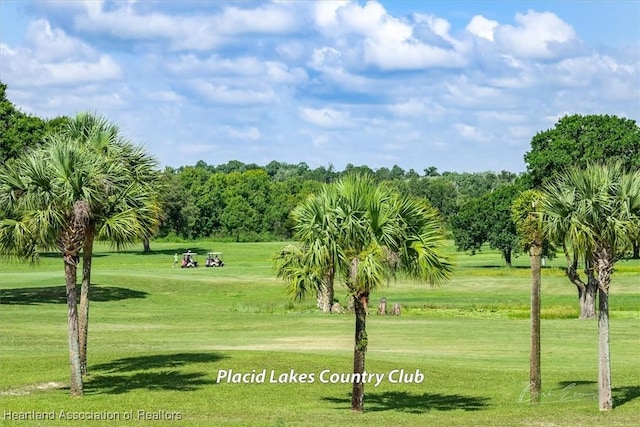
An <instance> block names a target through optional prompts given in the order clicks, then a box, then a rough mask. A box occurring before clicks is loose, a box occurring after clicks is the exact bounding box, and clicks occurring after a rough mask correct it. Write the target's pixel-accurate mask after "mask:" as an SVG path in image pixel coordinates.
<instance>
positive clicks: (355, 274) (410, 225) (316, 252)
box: [279, 174, 451, 411]
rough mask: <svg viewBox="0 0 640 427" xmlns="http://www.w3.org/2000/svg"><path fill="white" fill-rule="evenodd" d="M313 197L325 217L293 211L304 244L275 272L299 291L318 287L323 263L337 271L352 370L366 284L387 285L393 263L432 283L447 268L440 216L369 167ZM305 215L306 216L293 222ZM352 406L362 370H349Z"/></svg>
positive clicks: (361, 340) (360, 395)
mask: <svg viewBox="0 0 640 427" xmlns="http://www.w3.org/2000/svg"><path fill="white" fill-rule="evenodd" d="M322 198H326V200H321V199H322ZM316 202H317V203H321V204H322V206H323V209H325V214H326V216H325V218H326V220H327V224H326V225H325V226H324V227H314V225H313V220H310V217H309V216H304V215H294V216H293V217H294V219H295V220H296V221H298V222H297V223H296V231H297V234H296V236H297V237H298V238H299V239H301V242H302V245H301V247H300V248H299V249H298V252H296V251H295V250H291V249H287V250H286V251H285V252H286V256H285V257H284V262H283V263H282V264H281V265H280V270H279V272H280V273H282V272H283V269H285V271H284V272H285V274H281V277H284V278H285V279H288V280H289V286H290V289H291V290H292V291H293V293H294V294H295V295H297V296H299V297H303V296H304V295H305V294H306V293H307V292H308V291H309V290H315V289H317V286H314V284H318V283H319V282H320V281H321V280H322V278H323V277H325V275H326V274H327V270H326V268H327V267H328V266H331V268H332V269H333V271H334V272H335V274H337V275H339V276H340V277H341V278H342V280H343V281H344V284H345V285H346V287H347V289H348V291H349V295H350V297H351V298H352V300H353V303H354V311H355V342H354V359H353V372H354V374H362V373H363V372H364V368H365V354H366V350H367V346H368V339H367V331H366V318H367V312H368V306H369V296H370V294H371V292H372V291H374V290H375V289H377V288H379V287H381V286H383V285H385V284H386V283H387V282H388V281H389V280H390V279H391V278H392V277H394V276H395V274H396V272H398V271H404V272H406V273H407V274H408V275H409V276H410V277H414V278H419V279H422V280H425V281H428V282H430V283H432V284H437V283H442V282H444V281H445V280H446V279H447V277H448V275H449V273H450V272H451V265H450V263H449V261H448V260H447V259H446V258H445V257H443V256H441V255H440V254H439V253H438V247H439V244H440V241H441V239H442V234H441V230H440V221H439V219H438V216H437V213H436V211H435V210H434V209H433V208H430V207H429V206H427V205H426V204H424V203H421V202H420V201H418V200H417V199H413V198H409V197H402V196H400V195H398V194H397V193H395V192H394V191H392V190H391V188H390V187H388V186H386V185H384V184H378V183H376V182H375V181H374V179H373V177H371V176H370V175H358V174H352V175H348V176H346V177H344V178H342V179H341V180H340V181H338V182H336V183H335V184H332V185H331V186H330V187H328V188H326V190H324V191H323V192H321V193H320V194H319V196H318V198H317V200H316ZM301 209H302V210H305V209H306V208H305V207H302V208H301ZM298 213H300V211H298ZM304 220H307V221H310V222H309V223H307V224H301V223H300V222H299V221H304ZM314 229H315V230H316V231H318V230H319V229H323V232H322V233H319V234H318V236H320V235H323V233H325V234H324V235H325V236H326V237H327V239H326V243H325V244H322V239H321V238H320V237H316V238H308V235H307V234H305V232H309V231H311V230H314ZM310 242H313V243H314V244H310ZM296 253H297V254H298V255H297V256H298V258H297V259H295V257H296V255H295V254H296ZM292 258H293V259H292ZM328 261H330V262H328ZM332 263H333V264H332ZM287 269H288V270H287ZM292 279H295V280H292ZM351 408H352V410H354V411H363V410H364V381H363V380H362V376H361V375H356V376H354V382H353V391H352V399H351Z"/></svg>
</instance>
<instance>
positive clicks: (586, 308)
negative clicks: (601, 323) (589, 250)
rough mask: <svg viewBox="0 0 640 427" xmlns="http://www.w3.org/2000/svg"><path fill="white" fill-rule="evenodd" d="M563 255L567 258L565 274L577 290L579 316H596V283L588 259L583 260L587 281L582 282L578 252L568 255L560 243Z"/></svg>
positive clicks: (589, 317) (590, 317) (587, 317)
mask: <svg viewBox="0 0 640 427" xmlns="http://www.w3.org/2000/svg"><path fill="white" fill-rule="evenodd" d="M562 249H563V250H564V256H565V258H566V260H567V269H566V270H565V274H566V275H567V278H569V280H570V281H571V283H573V284H574V285H575V287H576V289H577V290H578V302H579V304H580V316H579V318H580V319H581V320H583V319H595V318H596V304H595V301H596V293H597V290H598V283H597V281H596V279H595V277H594V274H593V269H592V268H589V262H588V260H586V261H585V273H586V274H587V283H584V282H583V281H582V279H581V278H580V275H579V274H578V253H577V252H575V251H574V253H573V256H570V255H569V251H568V249H567V247H566V245H564V244H563V245H562Z"/></svg>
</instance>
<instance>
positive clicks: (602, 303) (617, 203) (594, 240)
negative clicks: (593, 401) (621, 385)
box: [541, 162, 640, 411]
mask: <svg viewBox="0 0 640 427" xmlns="http://www.w3.org/2000/svg"><path fill="white" fill-rule="evenodd" d="M541 208H542V209H541V211H542V213H543V214H544V221H545V230H546V232H547V233H548V234H549V236H551V237H553V238H556V239H558V240H562V241H564V242H565V244H566V245H567V246H569V247H571V248H573V249H574V250H576V251H577V252H580V253H584V254H586V256H587V257H588V259H589V261H590V265H591V266H592V268H593V269H594V272H595V278H596V281H597V285H598V349H599V364H598V389H599V393H598V394H599V406H600V410H602V411H606V410H610V409H611V408H612V406H613V399H612V395H611V362H610V349H609V288H610V284H611V275H612V273H613V268H614V265H615V262H616V254H617V253H619V250H620V249H621V248H624V247H625V246H626V245H628V243H629V236H630V234H629V230H631V229H633V227H635V225H636V224H637V223H638V220H639V219H640V171H638V170H635V171H633V172H625V166H624V164H623V163H621V162H616V163H609V164H605V165H598V164H589V165H587V167H586V168H585V169H575V170H570V171H568V172H565V173H564V174H562V175H560V177H559V179H558V180H556V181H553V182H550V183H549V184H547V185H546V186H545V192H544V196H543V199H542V204H541Z"/></svg>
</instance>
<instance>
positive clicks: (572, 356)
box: [0, 242, 640, 426]
mask: <svg viewBox="0 0 640 427" xmlns="http://www.w3.org/2000/svg"><path fill="white" fill-rule="evenodd" d="M282 246H283V243H216V242H195V243H189V244H184V243H183V244H176V243H155V244H153V245H152V249H153V250H154V251H153V252H152V253H151V254H143V253H142V252H141V248H133V249H132V250H130V251H126V252H121V253H116V252H111V251H109V249H108V248H107V247H106V246H99V247H98V248H97V253H96V258H95V259H94V270H93V280H92V282H93V283H94V287H93V289H92V304H91V312H90V336H89V353H88V357H89V375H88V376H87V377H86V378H85V396H84V397H82V398H77V399H73V398H71V397H69V394H68V389H65V387H66V386H67V384H68V380H69V360H68V343H67V340H68V338H67V324H66V316H67V314H66V303H65V296H64V278H63V271H62V261H61V260H60V259H59V257H56V256H54V255H46V256H43V257H42V258H41V260H40V263H39V265H37V266H35V267H31V266H28V265H21V264H16V263H10V262H7V261H2V263H1V264H0V343H1V344H0V425H3V426H4V425H7V426H12V425H20V426H22V425H43V426H49V425H54V426H55V425H65V424H69V425H103V426H104V425H176V426H178V425H180V426H182V425H187V426H212V425H237V426H254V425H255V426H290V425H291V426H293V425H296V426H298V425H308V426H315V425H319V426H324V425H348V426H351V425H376V426H392V425H408V426H411V425H415V426H425V425H438V426H602V425H612V426H614V425H624V426H637V425H640V363H639V362H638V355H639V354H640V328H638V325H639V324H640V323H639V321H640V314H639V308H640V287H639V286H640V263H639V262H637V261H625V262H619V263H618V264H617V269H616V273H615V274H614V276H613V284H612V290H611V298H610V307H611V354H612V371H613V372H612V379H613V387H614V397H615V403H616V407H615V409H614V410H613V411H611V412H610V413H600V412H599V411H598V403H597V360H598V352H597V325H596V322H595V321H579V320H577V314H578V307H577V296H576V292H575V290H574V287H573V285H571V284H570V283H569V281H568V280H567V279H566V278H565V277H564V276H563V271H562V269H561V267H562V265H563V262H564V261H563V259H555V260H552V261H550V262H548V263H547V268H545V269H544V271H543V300H542V307H543V308H542V312H543V320H542V372H543V393H544V396H543V399H542V400H543V404H542V405H540V406H538V407H531V406H530V405H529V403H528V401H527V399H528V394H527V393H526V385H527V382H528V376H529V321H528V313H529V308H528V306H529V286H530V278H529V270H528V269H527V265H528V257H526V256H521V257H518V258H516V259H515V260H514V268H511V269H507V268H505V267H504V266H503V261H502V260H501V259H500V256H499V255H498V254H497V253H495V252H493V251H485V252H483V253H481V254H478V255H475V256H473V257H472V256H468V255H465V254H457V253H455V252H454V251H453V248H452V247H448V248H447V250H448V251H449V253H450V254H451V255H452V256H453V257H454V258H455V263H456V270H455V274H454V276H453V277H452V280H451V281H450V282H449V283H448V284H447V285H445V286H442V287H439V288H430V287H429V286H426V285H423V284H417V283H413V282H410V281H407V280H404V279H402V278H399V279H398V280H397V281H396V282H393V283H390V284H389V287H387V288H384V289H381V290H379V291H377V292H376V293H375V294H374V295H373V296H372V299H371V303H372V308H371V316H370V317H369V320H368V326H367V329H368V334H369V348H368V353H367V372H369V373H372V374H379V375H380V378H381V380H380V383H379V385H378V386H376V384H375V381H374V383H372V384H367V385H366V387H365V393H366V395H365V411H366V412H365V413H363V414H354V413H351V411H350V409H349V408H350V391H351V385H350V384H349V383H341V379H340V374H348V373H350V372H351V369H352V357H353V328H354V325H353V323H354V319H353V316H352V315H349V314H333V315H323V314H320V313H317V312H316V310H315V301H313V300H309V301H304V302H303V303H302V304H294V303H292V302H290V300H289V299H288V297H287V295H286V294H285V291H284V289H285V287H284V285H283V283H282V282H280V281H279V280H277V279H276V278H275V275H274V272H273V269H272V264H271V262H270V260H269V258H270V256H271V255H272V254H273V253H274V252H275V251H277V250H278V249H280V248H281V247H282ZM187 249H191V251H193V252H198V253H199V254H201V255H200V262H201V263H203V262H204V253H206V252H207V251H214V250H215V251H222V252H224V259H225V262H226V263H227V266H225V267H224V268H211V269H210V268H198V269H180V268H173V267H172V264H173V254H174V253H175V252H178V253H182V252H184V251H186V250H187ZM336 296H337V297H338V298H339V299H340V302H341V304H342V305H343V306H344V305H346V303H345V301H346V298H345V290H344V288H343V287H338V288H337V289H336ZM383 296H384V297H385V298H387V300H388V303H387V304H388V307H390V306H391V305H392V304H393V303H395V302H398V303H400V304H401V305H402V307H403V311H402V315H401V316H399V317H394V316H377V315H376V314H375V311H376V310H375V309H376V308H377V305H378V300H379V298H381V297H383ZM400 370H401V371H402V372H403V374H404V377H401V378H403V379H404V380H401V381H399V382H393V381H397V380H398V376H399V374H398V372H397V371H400ZM263 371H264V372H265V374H266V376H265V379H264V382H257V381H254V382H253V383H250V384H246V383H232V382H227V381H225V380H221V381H220V382H218V376H219V375H221V372H223V373H224V372H227V373H229V372H232V373H236V374H238V373H239V374H252V373H253V374H254V375H255V374H261V373H262V372H263ZM322 372H324V374H322V377H321V373H322ZM416 372H418V373H419V374H420V375H417V376H416ZM301 374H306V375H307V376H308V377H311V376H313V382H309V381H307V382H301V381H300V378H301ZM331 374H334V379H335V380H336V381H335V382H331V381H330V380H331ZM271 375H273V379H274V381H275V382H273V383H272V382H270V379H271ZM292 375H293V376H294V377H295V379H296V380H297V382H293V380H292V378H291V377H292ZM421 376H422V377H423V378H422V377H421ZM416 377H417V378H416ZM374 378H375V376H374ZM247 379H248V380H251V378H250V375H249V376H247ZM258 379H260V377H258ZM278 379H280V380H281V382H278ZM416 379H418V380H419V379H422V381H420V382H418V381H416ZM409 380H413V382H409ZM26 415H29V416H31V417H33V416H49V417H53V418H55V421H51V420H44V421H33V420H32V421H19V420H11V418H12V417H20V416H26ZM87 416H93V417H98V416H100V417H102V418H112V419H111V420H107V421H87V420H78V419H75V420H73V419H69V418H73V417H76V418H79V417H87Z"/></svg>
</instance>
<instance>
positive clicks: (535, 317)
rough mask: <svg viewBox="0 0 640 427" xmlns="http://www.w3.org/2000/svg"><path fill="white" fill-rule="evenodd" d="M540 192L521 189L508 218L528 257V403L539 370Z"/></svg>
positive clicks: (537, 390)
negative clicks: (529, 317)
mask: <svg viewBox="0 0 640 427" xmlns="http://www.w3.org/2000/svg"><path fill="white" fill-rule="evenodd" d="M540 199H541V194H540V193H539V192H538V191H536V190H527V191H524V192H522V193H521V194H520V195H519V196H518V197H517V198H516V199H515V200H514V202H513V206H512V207H511V211H512V212H511V217H512V220H513V223H514V224H515V225H516V230H517V233H518V235H519V236H520V239H521V240H522V241H523V243H524V244H525V247H527V248H528V250H529V256H530V258H531V349H530V358H529V363H530V366H529V387H530V392H531V403H532V404H539V403H540V400H541V388H542V373H541V370H540V289H541V273H542V267H541V261H542V245H543V243H544V227H543V224H542V216H541V215H540V214H539V213H538V210H539V205H540Z"/></svg>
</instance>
